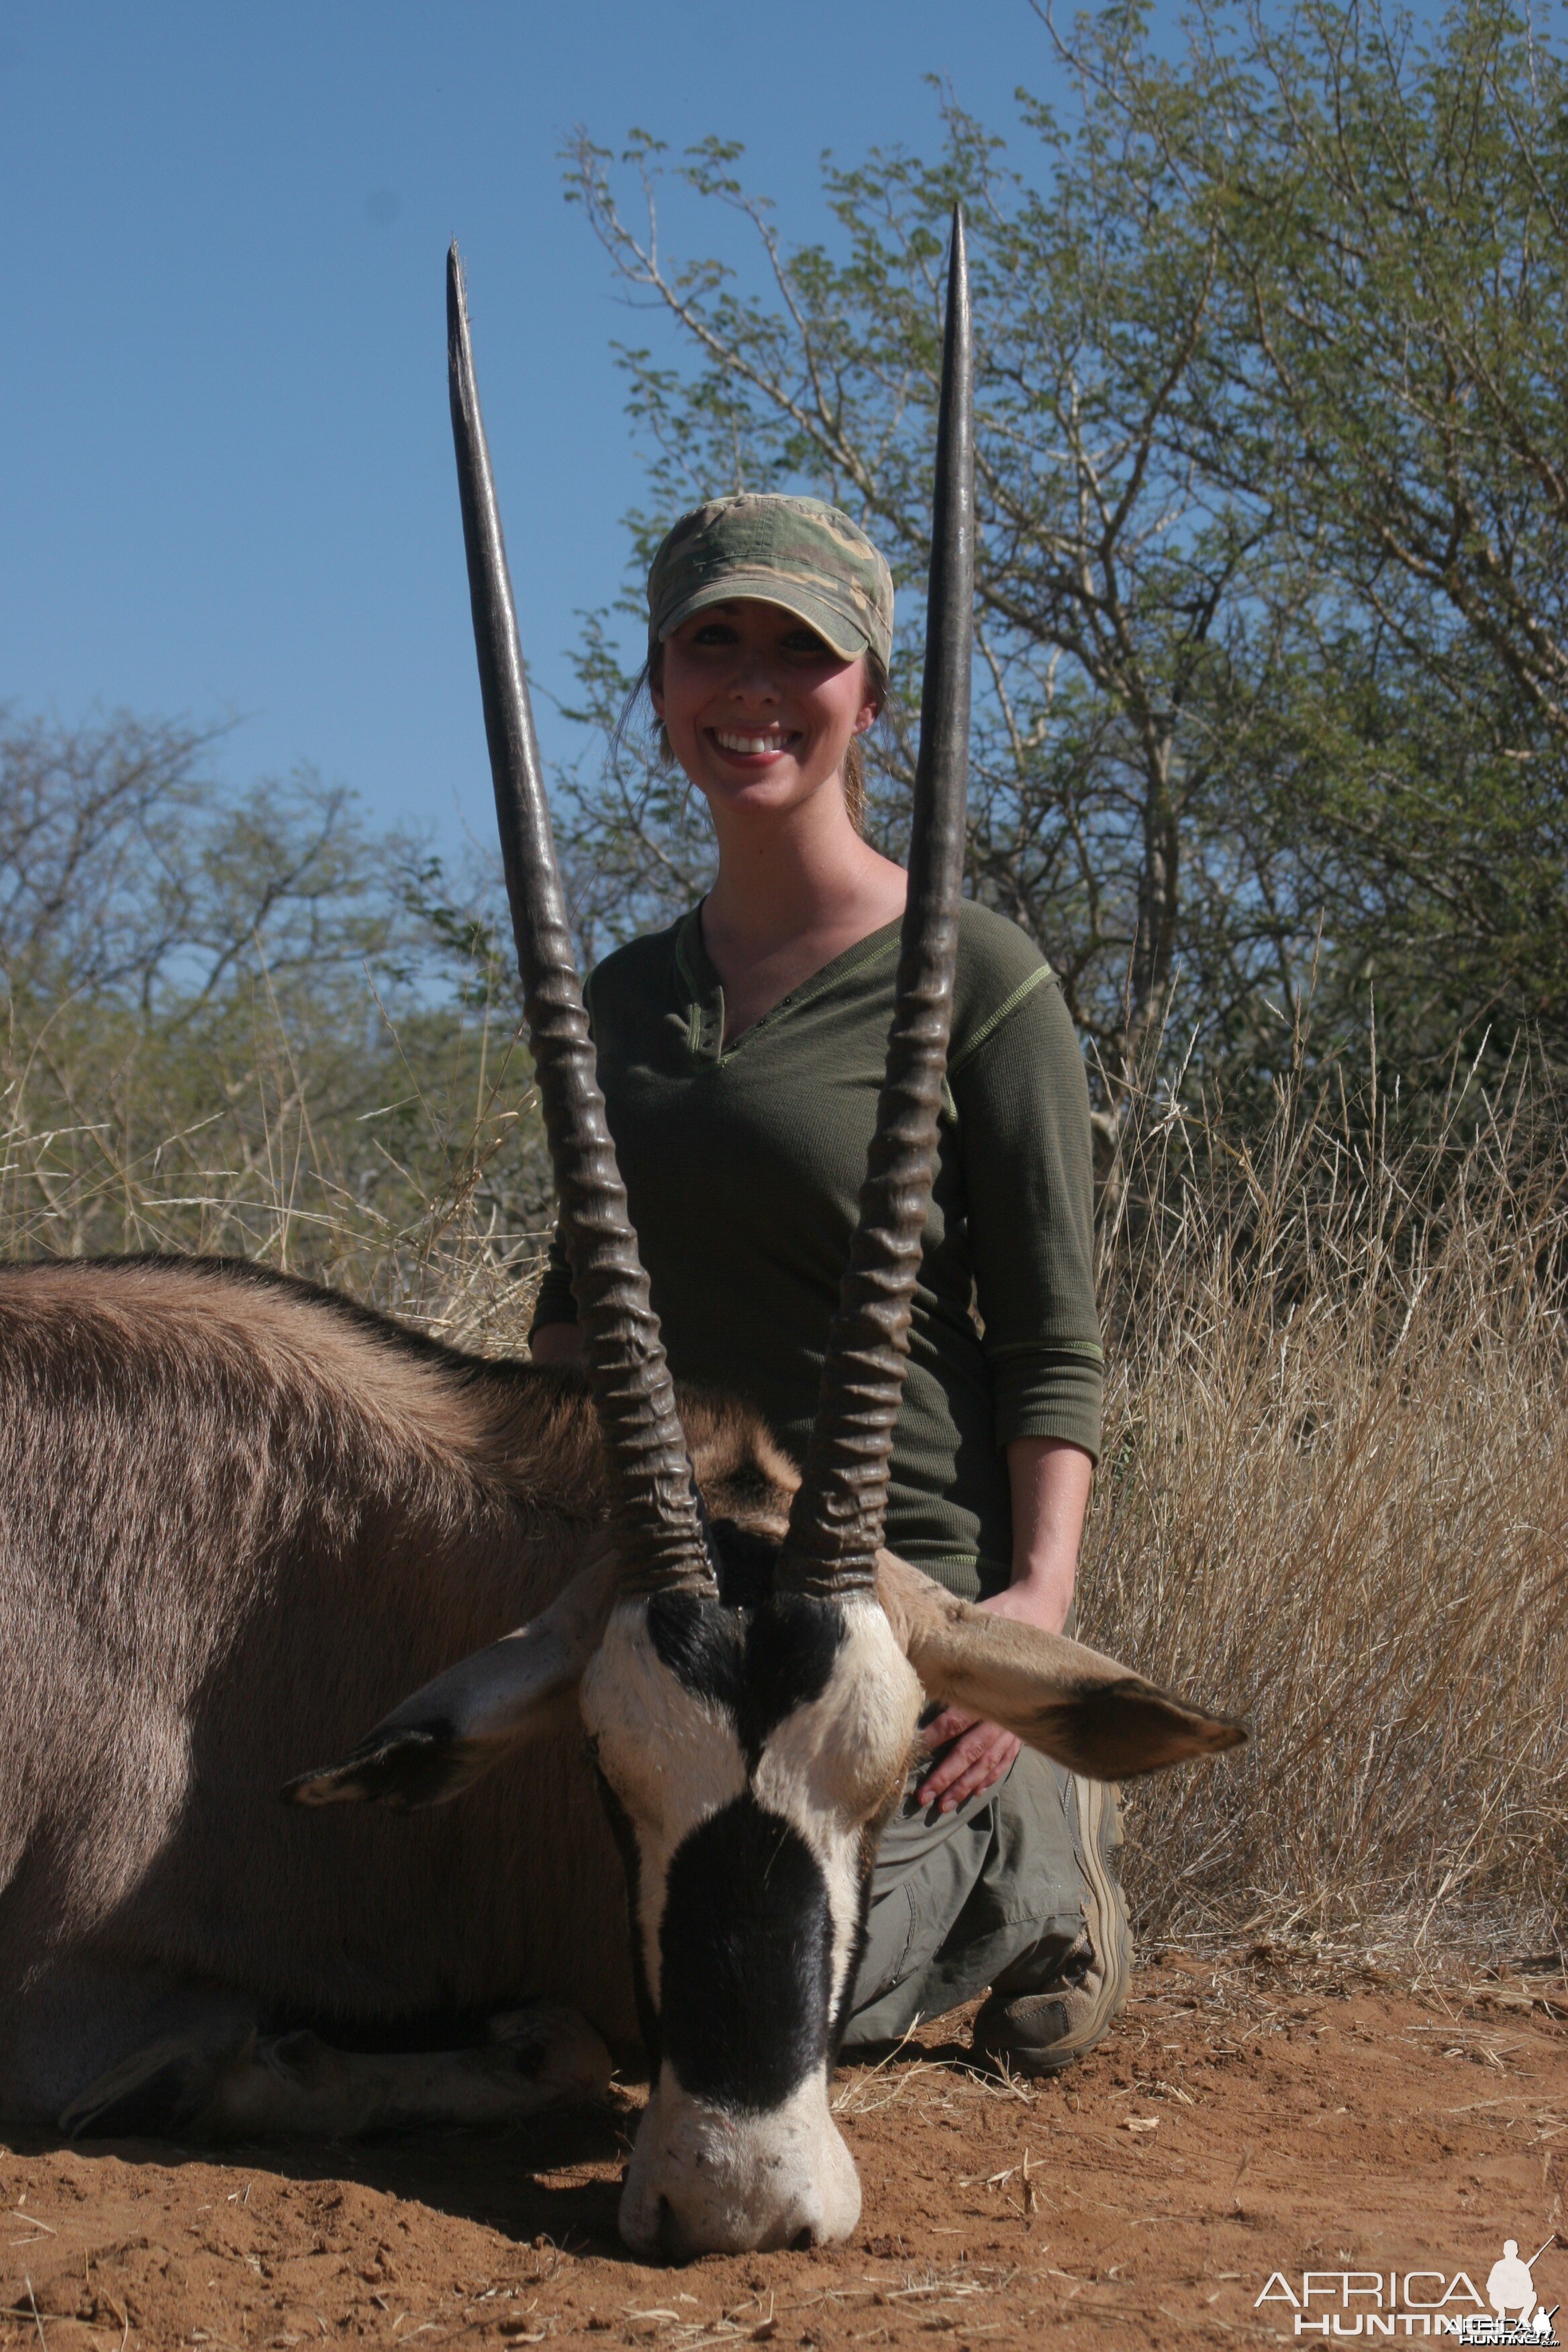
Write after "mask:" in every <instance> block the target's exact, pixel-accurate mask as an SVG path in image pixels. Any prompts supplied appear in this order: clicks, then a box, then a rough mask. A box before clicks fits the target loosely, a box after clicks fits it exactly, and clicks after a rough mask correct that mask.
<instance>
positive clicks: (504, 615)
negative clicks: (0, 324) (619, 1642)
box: [447, 245, 714, 1590]
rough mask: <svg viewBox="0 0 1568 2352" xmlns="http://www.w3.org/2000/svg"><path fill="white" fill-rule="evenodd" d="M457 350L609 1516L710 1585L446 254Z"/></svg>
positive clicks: (459, 293) (630, 1578) (518, 879)
mask: <svg viewBox="0 0 1568 2352" xmlns="http://www.w3.org/2000/svg"><path fill="white" fill-rule="evenodd" d="M447 368H448V372H449V374H450V378H451V390H452V435H453V438H454V440H455V442H456V444H457V450H458V489H459V491H460V493H461V496H462V501H463V541H464V545H465V547H466V548H467V551H468V593H469V596H470V597H471V599H472V602H473V608H474V642H475V645H476V647H477V649H478V652H479V686H480V688H481V691H482V693H483V695H484V704H485V733H486V735H487V737H488V738H489V750H490V772H491V775H492V776H493V778H494V780H495V790H496V815H497V817H498V818H499V820H500V842H501V856H502V857H503V859H504V861H505V865H506V887H507V896H508V898H510V901H511V921H512V930H513V933H514V935H515V937H516V940H517V960H518V966H519V969H520V971H521V974H522V992H523V1003H524V1008H525V1010H526V1013H527V1015H528V1034H529V1037H530V1039H531V1043H532V1047H533V1066H534V1072H535V1075H536V1076H537V1078H538V1082H539V1094H540V1100H541V1102H542V1106H543V1110H544V1129H545V1133H546V1135H547V1136H548V1138H549V1141H550V1156H551V1159H552V1161H553V1162H554V1166H555V1190H556V1196H557V1199H558V1201H559V1203H560V1210H561V1232H562V1238H563V1242H564V1244H565V1248H566V1255H567V1258H568V1259H569V1261H570V1263H571V1267H572V1287H573V1289H574V1293H575V1295H576V1299H577V1312H578V1315H579V1317H580V1318H581V1321H582V1326H583V1335H584V1350H585V1356H586V1361H587V1367H588V1380H589V1384H590V1387H591V1388H592V1391H593V1396H594V1403H595V1408H596V1410H597V1412H598V1416H599V1427H600V1431H601V1433H602V1435H603V1439H604V1446H605V1463H606V1467H607V1471H608V1478H609V1488H610V1507H611V1517H612V1519H613V1521H614V1523H615V1526H616V1533H617V1536H618V1538H619V1549H620V1552H621V1556H622V1559H623V1562H624V1565H625V1568H626V1579H627V1582H628V1584H630V1585H632V1586H634V1587H635V1586H638V1585H640V1586H644V1587H651V1586H654V1585H664V1584H671V1583H678V1584H687V1585H691V1586H695V1587H699V1588H701V1589H703V1590H712V1589H713V1587H714V1579H713V1570H712V1566H711V1563H710V1559H709V1556H708V1549H707V1544H706V1540H705V1538H704V1534H703V1528H702V1523H701V1517H700V1512H699V1509H698V1503H697V1492H696V1487H695V1485H694V1483H693V1480H692V1475H691V1464H690V1460H689V1456H688V1454H687V1451H686V1439H685V1435H684V1433H683V1432H682V1430H681V1426H680V1423H679V1418H678V1416H677V1414H676V1410H675V1391H674V1389H673V1387H672V1385H671V1382H670V1378H669V1371H668V1366H667V1365H666V1362H665V1358H664V1349H663V1346H662V1345H661V1343H660V1340H659V1336H658V1318H656V1316H655V1315H654V1312H653V1309H652V1307H651V1306H650V1305H649V1303H648V1287H647V1275H646V1274H645V1273H644V1272H643V1269H642V1263H641V1260H640V1259H639V1257H638V1255H637V1235H636V1234H634V1233H633V1231H632V1228H631V1222H630V1219H629V1218H628V1217H627V1214H626V1188H625V1186H624V1185H623V1184H622V1182H621V1175H620V1170H619V1169H618V1168H617V1167H616V1153H615V1146H614V1145H613V1144H612V1142H611V1140H610V1131H609V1129H608V1127H607V1126H606V1125H605V1105H604V1098H603V1097H602V1096H601V1095H600V1092H599V1087H598V1080H597V1077H596V1076H595V1062H594V1047H593V1043H592V1040H591V1039H590V1037H589V1034H588V1016H587V1014H586V1013H585V1012H584V1006H583V990H582V985H581V983H580V982H579V980H578V977H577V967H576V962H575V959H574V956H573V953H572V939H571V933H570V932H569V930H568V929H567V924H566V906H565V900H564V898H563V895H562V889H561V877H560V875H559V873H558V872H557V870H556V865H555V846H554V843H553V841H552V838H551V832H550V813H549V809H548V807H547V805H546V802H545V797H544V780H543V774H542V770H541V767H540V761H539V745H538V742H537V740H536V739H535V736H534V732H533V713H532V711H531V709H530V706H529V699H528V681H527V678H526V677H525V676H524V673H523V667H522V652H521V647H520V646H519V644H518V638H517V614H516V612H515V610H514V608H513V604H512V596H511V580H510V575H509V573H508V572H507V562H506V547H505V544H504V542H503V541H502V538H501V527H500V509H499V508H498V507H497V504H496V493H495V482H494V478H493V477H492V475H491V473H490V453H489V445H488V443H487V442H486V439H485V427H484V419H483V418H482V416H481V415H480V414H479V389H478V386H477V385H476V383H475V381H474V356H473V351H472V348H471V345H470V343H469V340H468V298H467V294H466V291H465V289H464V285H463V265H462V263H461V261H460V260H459V259H458V248H457V247H456V246H455V245H454V246H453V247H452V249H451V251H450V252H449V253H448V255H447Z"/></svg>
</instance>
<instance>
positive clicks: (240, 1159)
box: [0, 990, 553, 1353]
mask: <svg viewBox="0 0 1568 2352" xmlns="http://www.w3.org/2000/svg"><path fill="white" fill-rule="evenodd" d="M10 1010H11V1017H10V1019H9V1021H8V1022H5V1023H4V1024H0V1256H5V1257H9V1258H33V1257H38V1256H46V1255H47V1256H83V1255H121V1254H126V1253H136V1254H140V1253H142V1252H156V1253H174V1254H180V1255H184V1254H190V1253H201V1254H204V1255H233V1256H238V1257H245V1258H249V1259H252V1260H254V1261H255V1262H256V1263H257V1264H258V1265H269V1266H275V1267H277V1268H278V1269H279V1271H281V1272H283V1273H289V1274H296V1275H301V1276H306V1277H307V1278H308V1279H310V1280H312V1281H317V1282H322V1283H326V1284H328V1285H330V1286H333V1287H335V1288H338V1289H341V1290H343V1291H345V1292H347V1293H349V1294H350V1295H351V1296H353V1297H356V1298H359V1299H362V1300H363V1301H364V1302H365V1303H366V1304H368V1305H372V1306H376V1307H382V1308H383V1309H384V1310H385V1311H386V1312H387V1313H390V1314H394V1315H397V1316H400V1317H401V1318H403V1319H404V1320H405V1321H406V1322H410V1323H413V1324H415V1325H416V1326H417V1327H418V1328H420V1329H422V1330H426V1331H430V1332H432V1333H434V1334H436V1335H437V1337H440V1338H443V1339H449V1340H451V1341H452V1342H454V1343H455V1344H457V1345H458V1346H463V1347H471V1348H475V1349H481V1350H488V1351H490V1352H495V1353H505V1352H521V1350H522V1349H524V1348H525V1346H526V1344H527V1337H528V1326H529V1321H530V1319H531V1307H532V1300H533V1294H534V1291H535V1289H536V1287H537V1284H538V1277H539V1273H540V1271H541V1268H542V1262H543V1253H544V1249H545V1247H546V1245H547V1243H548V1239H549V1233H550V1228H551V1225H552V1222H553V1220H552V1215H551V1212H550V1207H549V1177H548V1168H547V1164H546V1162H545V1160H544V1154H543V1147H542V1136H541V1134H540V1131H539V1125H538V1117H537V1107H536V1104H535V1100H534V1096H533V1090H532V1087H531V1073H530V1068H529V1065H528V1061H527V1057H526V1055H525V1053H524V1052H523V1049H522V1047H521V1044H520V1042H519V1041H518V1039H517V1037H516V1035H515V1034H513V1032H512V1030H511V1028H510V1025H509V1024H507V1023H506V1022H505V1020H504V1019H503V1018H501V1017H500V1016H499V1015H497V1014H496V1013H493V1012H489V1011H487V1012H485V1013H483V1014H482V1015H481V1017H480V1019H479V1022H478V1023H477V1024H472V1025H471V1026H469V1027H454V1028H452V1029H451V1031H450V1033H449V1034H448V1035H447V1037H446V1038H445V1039H444V1041H443V1042H442V1043H440V1044H438V1045H437V1047H436V1048H435V1049H434V1050H432V1049H431V1048H430V1046H429V1045H428V1043H427V1042H426V1044H425V1045H423V1048H422V1050H419V1051H417V1052H416V1051H415V1050H414V1049H413V1047H412V1045H411V1046H410V1050H408V1051H407V1052H405V1051H403V1050H402V1047H403V1044H404V1042H405V1041H403V1040H400V1039H399V1037H398V1034H397V1032H396V1028H395V1024H394V1023H393V1022H392V1021H391V1019H390V1017H388V1018H386V1019H385V1020H384V1021H383V1022H382V1023H381V1024H380V1034H376V1032H375V1024H374V1023H373V1024H372V1027H371V1030H370V1032H369V1034H370V1035H371V1037H372V1038H373V1041H374V1043H373V1046H372V1048H371V1049H369V1050H365V1051H363V1055H362V1058H361V1062H360V1065H359V1066H357V1067H351V1068H349V1069H348V1070H347V1071H345V1069H344V1067H343V1064H344V1061H345V1060H347V1061H349V1062H350V1063H351V1064H352V1063H353V1052H352V1049H351V1050H350V1052H349V1053H348V1054H347V1055H344V1054H342V1053H324V1052H322V1051H321V1050H320V1048H319V1045H318V1044H317V1040H316V1038H315V1036H314V1034H312V1032H313V1026H314V1024H310V1023H307V1024H305V1033H304V1034H301V1025H300V1021H299V1020H298V1018H295V1019H294V1020H292V1021H291V1020H290V1019H289V1018H287V1017H285V1015H284V1013H283V1012H282V1011H281V1010H280V1009H279V1007H278V1005H277V1004H276V1003H273V1002H272V1001H271V1000H270V999H269V998H268V994H267V992H265V990H263V991H261V992H258V996H257V1000H256V1003H255V1006H254V1011H253V1013H252V1015H251V1017H249V1018H247V1020H246V1021H245V1022H244V1023H242V1024H233V1025H231V1029H230V1030H229V1031H228V1032H226V1034H224V1035H223V1036H222V1038H221V1039H220V1040H219V1042H218V1048H217V1049H215V1048H214V1047H213V1045H212V1044H211V1041H201V1042H198V1041H196V1040H195V1039H193V1040H191V1041H189V1043H188V1045H187V1044H184V1043H183V1042H182V1040H181V1038H180V1037H179V1036H178V1034H176V1035H175V1036H174V1039H173V1040H171V1039H170V1038H169V1037H168V1036H167V1035H164V1034H160V1033H159V1032H158V1031H157V1030H156V1029H155V1027H153V1025H152V1024H147V1023H145V1022H138V1021H136V1020H134V1019H126V1018H123V1017H122V1016H121V1013H119V1012H117V1010H116V1009H115V1008H113V1007H112V1006H111V1007H108V1008H105V1007H104V1006H102V1005H89V1006H87V1007H86V1008H83V1009H79V1008H76V1007H74V1006H72V1005H70V1004H68V1003H67V1004H62V1005H60V1006H58V1007H57V1008H54V1009H53V1010H52V1011H50V1012H49V1013H47V1015H46V1016H45V1017H43V1018H33V1019H30V1020H25V1019H23V1018H22V1017H21V1016H20V1015H19V1014H18V1013H17V1011H16V1007H15V1006H13V1007H12V1008H11V1009H10ZM362 1105H363V1106H365V1107H363V1108H362V1107H361V1106H362Z"/></svg>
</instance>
